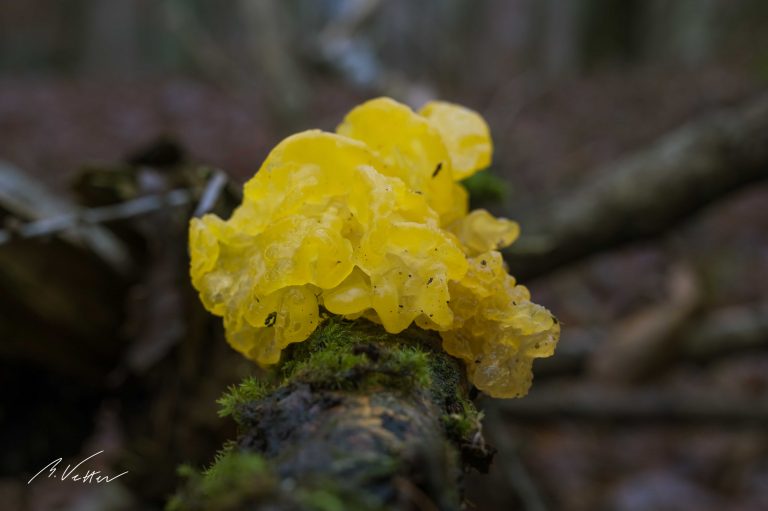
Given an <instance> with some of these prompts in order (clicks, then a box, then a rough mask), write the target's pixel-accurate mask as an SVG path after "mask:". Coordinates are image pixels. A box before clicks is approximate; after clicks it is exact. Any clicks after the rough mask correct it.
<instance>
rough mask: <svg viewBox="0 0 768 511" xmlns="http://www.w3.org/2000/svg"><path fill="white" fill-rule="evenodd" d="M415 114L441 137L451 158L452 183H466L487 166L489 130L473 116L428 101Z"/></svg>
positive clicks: (490, 146)
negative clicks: (458, 181)
mask: <svg viewBox="0 0 768 511" xmlns="http://www.w3.org/2000/svg"><path fill="white" fill-rule="evenodd" d="M419 113H420V114H421V115H422V116H424V117H425V118H426V119H427V120H428V121H429V122H430V124H432V125H433V126H434V127H435V128H436V129H437V131H439V132H440V135H441V136H442V137H443V142H444V143H445V146H446V148H447V149H448V152H449V153H450V155H451V164H452V167H453V178H454V179H456V180H459V179H466V178H468V177H469V176H471V175H472V174H474V173H475V172H477V171H478V170H481V169H484V168H485V167H487V166H488V165H490V163H491V154H492V153H493V144H492V142H491V130H490V129H488V125H487V124H486V123H485V120H483V118H482V117H480V116H479V115H478V114H477V113H476V112H473V111H472V110H469V109H468V108H464V107H463V106H460V105H454V104H453V103H447V102H445V101H430V102H429V103H427V104H426V105H424V107H422V109H421V110H420V111H419Z"/></svg>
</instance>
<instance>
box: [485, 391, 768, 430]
mask: <svg viewBox="0 0 768 511" xmlns="http://www.w3.org/2000/svg"><path fill="white" fill-rule="evenodd" d="M492 406H495V407H498V408H499V411H500V413H501V414H502V415H503V416H504V417H505V418H507V419H514V420H515V421H524V420H531V421H560V420H587V421H604V420H605V421H628V422H662V421H663V422H684V423H693V424H702V423H727V424H729V425H731V424H734V423H742V424H745V425H757V426H761V425H763V424H765V423H766V421H768V405H766V402H765V400H761V399H749V398H743V397H737V396H728V395H717V394H713V393H712V392H709V391H708V392H706V393H701V394H696V393H690V392H686V393H680V392H677V393H674V392H668V391H663V390H658V391H657V390H651V391H648V390H631V389H605V388H604V387H600V386H597V385H589V386H586V387H582V388H578V387H568V388H567V389H566V388H558V389H554V388H551V389H547V388H541V387H539V388H537V389H536V390H535V391H534V392H532V393H531V394H530V395H529V396H528V397H526V398H525V399H515V400H506V401H498V402H494V403H493V404H492Z"/></svg>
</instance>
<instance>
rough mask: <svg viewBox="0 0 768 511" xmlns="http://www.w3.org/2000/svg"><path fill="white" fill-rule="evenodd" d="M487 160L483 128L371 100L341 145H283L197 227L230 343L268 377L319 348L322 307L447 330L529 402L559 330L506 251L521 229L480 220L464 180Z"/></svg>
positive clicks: (488, 372) (332, 137)
mask: <svg viewBox="0 0 768 511" xmlns="http://www.w3.org/2000/svg"><path fill="white" fill-rule="evenodd" d="M490 154H491V142H490V136H489V135H488V130H487V126H486V125H485V122H484V121H483V120H482V118H481V117H480V116H479V115H477V114H475V113H474V112H471V111H469V110H467V109H464V108H463V107H459V106H457V105H451V104H448V103H438V102H435V103H430V104H428V105H427V106H426V107H425V108H424V109H422V111H421V115H420V114H417V113H414V112H413V111H412V110H411V109H410V108H408V107H407V106H405V105H402V104H400V103H397V102H395V101H393V100H391V99H388V98H379V99H375V100H372V101H369V102H367V103H364V104H362V105H360V106H359V107H357V108H355V109H354V110H352V111H351V112H350V113H349V114H348V115H347V116H346V118H345V119H344V122H343V123H342V124H341V125H340V126H339V128H338V130H337V133H336V134H334V133H327V132H322V131H319V130H311V131H306V132H303V133H298V134H296V135H293V136H291V137H288V138H287V139H285V140H283V141H282V142H281V143H280V144H278V145H277V146H276V147H275V148H274V149H273V150H272V152H271V153H270V154H269V155H268V157H267V159H266V160H265V161H264V163H263V164H262V166H261V168H260V169H259V171H258V172H257V173H256V174H255V175H254V177H253V178H251V179H250V180H249V181H248V182H247V183H246V184H245V188H244V194H243V203H242V204H241V205H240V206H239V207H238V208H237V209H236V210H235V211H234V213H233V214H232V216H231V218H229V219H228V220H222V219H220V218H218V217H216V216H214V215H205V216H204V217H202V218H200V219H193V220H192V221H191V223H190V233H189V244H190V257H191V264H190V273H191V278H192V283H193V285H194V287H195V288H196V289H197V290H198V292H199V293H200V298H201V300H202V302H203V304H204V306H205V307H206V308H207V309H208V310H209V311H211V312H212V313H213V314H216V315H219V316H222V317H223V319H224V328H225V331H226V335H227V341H228V342H229V343H230V345H232V347H233V348H235V349H236V350H238V351H239V352H241V353H242V354H244V355H245V356H246V357H248V358H250V359H252V360H254V361H256V362H258V363H260V364H263V365H268V364H273V363H276V362H277V361H279V359H280V354H281V351H282V350H283V349H284V348H285V347H286V346H287V345H288V344H290V343H294V342H300V341H303V340H305V339H306V338H307V337H309V335H310V334H311V333H312V332H313V331H314V330H315V328H316V327H317V326H318V324H319V323H320V315H319V308H320V307H323V308H324V309H326V310H327V311H328V312H330V313H333V314H338V315H341V316H344V317H346V318H350V319H354V318H359V317H365V318H368V319H370V320H372V321H375V322H378V323H380V324H381V325H382V326H383V327H384V328H385V329H386V330H387V331H388V332H392V333H397V332H400V331H402V330H404V329H405V328H407V327H408V326H409V325H411V324H414V323H415V324H416V325H418V326H419V327H421V328H427V329H433V330H438V331H439V332H440V333H441V336H442V337H443V342H444V347H445V349H446V351H448V352H449V353H450V354H452V355H454V356H456V357H458V358H461V359H463V360H464V361H465V362H466V364H467V370H468V375H469V377H470V380H471V381H472V382H473V383H474V384H475V385H477V387H478V388H480V389H482V390H483V391H485V392H487V393H488V394H490V395H492V396H501V397H508V396H514V395H522V394H523V393H524V392H525V391H526V390H527V388H528V385H529V384H530V379H531V363H532V360H533V359H534V358H537V357H543V356H549V355H551V353H552V350H553V349H554V345H555V343H556V342H557V337H558V334H559V325H558V324H557V322H556V320H554V318H553V316H552V315H551V314H550V313H549V312H547V311H546V310H545V309H543V308H542V307H540V306H538V305H535V304H533V303H531V302H530V301H529V295H528V291H527V290H526V289H525V288H524V287H522V286H518V285H515V281H514V279H513V278H512V277H511V276H509V275H508V274H507V273H506V271H505V269H504V265H503V261H502V258H501V255H500V254H499V252H496V251H495V250H496V249H499V248H502V247H504V246H507V245H509V244H510V243H512V242H513V241H514V240H515V238H516V237H517V235H518V232H519V228H518V226H517V224H516V223H515V222H512V221H509V220H505V219H497V218H494V217H493V216H492V215H491V214H490V213H488V212H487V211H484V210H478V211H472V212H468V207H467V194H466V190H464V188H463V187H462V186H461V185H460V184H459V183H457V182H456V181H457V180H458V179H460V178H463V177H466V176H468V175H470V174H472V173H474V172H476V171H477V170H478V169H480V168H481V167H484V166H486V165H487V164H488V163H489V162H490Z"/></svg>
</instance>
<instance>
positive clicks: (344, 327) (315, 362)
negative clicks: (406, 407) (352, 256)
mask: <svg viewBox="0 0 768 511" xmlns="http://www.w3.org/2000/svg"><path fill="white" fill-rule="evenodd" d="M285 358H286V361H285V362H283V364H282V365H281V366H280V368H279V372H280V376H281V386H288V385H291V384H292V383H294V382H301V383H308V384H309V385H311V386H313V387H314V388H322V389H329V390H341V389H344V390H360V391H368V390H370V389H372V388H387V389H397V390H401V391H408V390H413V389H414V388H425V387H428V386H429V385H430V383H431V373H430V370H429V360H430V354H429V353H428V352H427V351H425V350H424V349H423V348H422V347H421V346H419V345H413V343H412V342H411V343H409V344H408V345H406V344H405V343H403V342H401V340H400V338H399V337H398V336H395V335H390V334H387V333H385V332H383V331H382V330H381V328H380V327H378V326H377V325H373V324H372V323H369V322H367V321H364V320H358V321H356V322H349V321H344V320H342V319H339V318H329V319H328V320H326V322H325V324H324V325H323V326H322V327H321V328H319V329H318V330H317V331H316V332H315V333H314V334H313V335H312V336H311V337H310V338H309V339H308V340H306V341H304V342H302V343H298V344H295V345H292V346H291V348H290V349H289V350H287V353H286V357H285Z"/></svg>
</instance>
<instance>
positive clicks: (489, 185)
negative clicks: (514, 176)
mask: <svg viewBox="0 0 768 511" xmlns="http://www.w3.org/2000/svg"><path fill="white" fill-rule="evenodd" d="M461 184H463V185H464V187H465V188H466V189H467V191H468V192H469V203H470V204H471V205H472V207H473V208H474V207H477V206H478V205H482V204H493V203H498V202H501V201H503V200H504V198H505V197H506V196H507V183H506V182H505V181H504V180H503V179H501V178H500V177H498V176H496V175H495V174H492V173H491V172H489V171H487V170H486V171H484V172H478V173H477V174H474V175H472V176H470V177H468V178H467V179H465V180H463V181H462V182H461Z"/></svg>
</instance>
